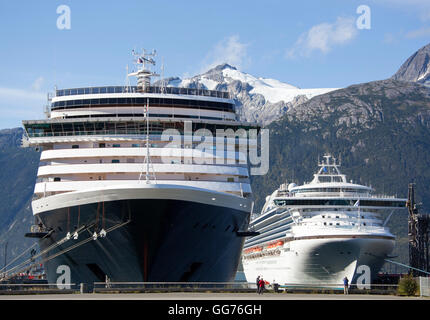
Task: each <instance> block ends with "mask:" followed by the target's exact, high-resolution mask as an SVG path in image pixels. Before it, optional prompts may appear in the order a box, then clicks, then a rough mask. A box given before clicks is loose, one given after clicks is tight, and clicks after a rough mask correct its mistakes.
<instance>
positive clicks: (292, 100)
mask: <svg viewBox="0 0 430 320" xmlns="http://www.w3.org/2000/svg"><path fill="white" fill-rule="evenodd" d="M166 85H167V86H175V87H185V88H202V89H209V90H227V91H229V92H230V93H231V94H232V97H233V98H234V100H235V102H236V111H237V113H238V115H239V119H240V120H242V121H252V122H254V121H255V122H258V123H260V124H262V125H267V124H269V123H271V122H272V121H275V120H278V119H280V118H281V116H282V115H283V114H284V113H285V112H286V111H287V110H289V109H291V108H294V107H295V106H296V105H298V104H301V103H303V102H305V101H307V100H309V99H310V98H312V97H314V96H317V95H320V94H323V93H327V92H329V91H333V90H336V89H335V88H324V89H300V88H298V87H295V86H293V85H291V84H288V83H283V82H281V81H278V80H275V79H265V78H257V77H254V76H252V75H250V74H247V73H244V72H241V71H239V70H237V69H236V68H235V67H233V66H231V65H229V64H222V65H219V66H217V67H215V68H213V69H210V70H209V71H207V72H206V73H203V74H200V75H196V76H194V77H192V78H187V79H180V78H177V77H175V78H168V79H166Z"/></svg>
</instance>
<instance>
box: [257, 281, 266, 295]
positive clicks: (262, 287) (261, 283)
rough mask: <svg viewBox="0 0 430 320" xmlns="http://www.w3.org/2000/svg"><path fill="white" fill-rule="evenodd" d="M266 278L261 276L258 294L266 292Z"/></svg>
mask: <svg viewBox="0 0 430 320" xmlns="http://www.w3.org/2000/svg"><path fill="white" fill-rule="evenodd" d="M264 285H265V283H264V279H263V277H261V279H260V281H259V282H258V294H263V292H264Z"/></svg>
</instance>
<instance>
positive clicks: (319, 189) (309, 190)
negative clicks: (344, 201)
mask: <svg viewBox="0 0 430 320" xmlns="http://www.w3.org/2000/svg"><path fill="white" fill-rule="evenodd" d="M307 192H354V193H368V191H367V190H363V189H358V188H309V189H299V190H294V191H292V193H293V194H296V193H307Z"/></svg>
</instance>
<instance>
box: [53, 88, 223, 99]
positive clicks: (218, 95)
mask: <svg viewBox="0 0 430 320" xmlns="http://www.w3.org/2000/svg"><path fill="white" fill-rule="evenodd" d="M134 92H142V91H141V90H140V88H138V87H136V86H109V87H88V88H76V89H60V90H56V92H55V95H56V96H57V97H61V96H70V95H78V94H79V95H80V94H100V93H134ZM145 93H158V94H166V93H167V94H184V95H200V96H207V97H215V98H223V99H230V95H229V93H228V92H226V91H215V90H207V89H195V88H178V87H163V88H161V87H157V86H150V87H147V88H146V90H145Z"/></svg>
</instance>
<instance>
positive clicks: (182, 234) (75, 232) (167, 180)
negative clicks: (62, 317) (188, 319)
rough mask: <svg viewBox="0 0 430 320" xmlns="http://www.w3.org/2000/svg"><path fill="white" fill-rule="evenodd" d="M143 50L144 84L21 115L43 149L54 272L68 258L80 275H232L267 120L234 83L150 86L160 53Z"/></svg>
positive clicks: (42, 181)
mask: <svg viewBox="0 0 430 320" xmlns="http://www.w3.org/2000/svg"><path fill="white" fill-rule="evenodd" d="M133 54H134V56H135V58H136V61H135V62H136V66H137V70H136V71H133V72H131V73H130V74H128V75H129V76H136V77H137V86H130V85H128V84H127V85H125V86H109V87H86V88H76V89H62V90H56V92H55V95H53V96H51V97H49V105H48V107H47V110H46V114H47V119H43V120H25V121H23V124H24V127H25V130H26V139H25V141H23V142H24V143H23V144H25V145H28V146H34V147H37V148H41V150H42V152H41V157H40V165H39V169H38V172H37V181H36V184H35V188H34V198H33V201H32V208H33V214H34V216H35V219H36V224H37V225H38V228H39V229H40V231H43V232H38V233H35V235H34V236H35V237H40V238H41V239H40V241H39V245H40V247H41V250H46V252H47V253H45V255H44V259H45V260H44V262H45V268H46V270H47V274H48V280H49V281H50V282H53V283H55V282H56V279H57V277H58V275H57V273H56V272H57V268H58V266H61V265H68V266H70V268H71V272H72V280H71V281H72V282H76V283H81V282H82V283H92V282H95V281H104V279H105V277H106V276H108V277H109V278H110V279H112V280H113V281H125V282H130V281H230V280H232V278H233V277H234V274H235V273H236V269H237V266H238V264H239V260H240V253H241V250H242V247H243V243H244V235H243V231H246V230H247V227H248V223H249V217H250V212H251V204H252V191H251V186H250V179H249V172H248V164H247V152H248V151H251V150H255V149H256V148H257V144H256V138H250V137H249V136H248V133H249V132H251V131H250V130H252V136H257V132H258V130H259V127H258V126H257V125H255V124H251V123H245V122H240V121H237V119H236V113H235V104H234V101H233V100H232V99H231V98H230V95H229V93H228V92H222V91H211V90H203V89H193V88H171V87H165V86H164V85H163V81H162V82H161V83H162V84H161V86H151V82H150V78H151V77H152V76H156V74H155V73H153V72H152V71H150V70H149V68H148V66H149V65H154V64H155V61H154V60H153V57H154V56H155V52H153V53H150V54H147V53H145V51H143V53H141V54H138V53H135V52H133ZM254 134H255V135H254ZM82 237H83V239H82ZM85 237H87V238H85ZM88 237H89V238H88ZM90 240H95V241H94V242H92V241H90ZM53 243H56V245H54V246H53V245H52V244H53ZM58 244H61V246H59V245H58ZM199 246H204V248H205V250H202V249H201V248H200V247H199ZM208 248H209V249H208ZM52 250H54V252H56V253H55V254H52V252H50V251H52ZM55 250H56V251H55ZM48 252H49V254H48ZM65 252H67V254H65Z"/></svg>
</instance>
